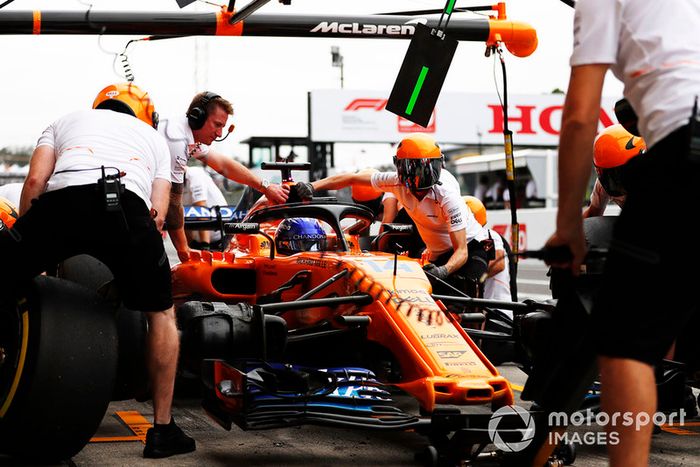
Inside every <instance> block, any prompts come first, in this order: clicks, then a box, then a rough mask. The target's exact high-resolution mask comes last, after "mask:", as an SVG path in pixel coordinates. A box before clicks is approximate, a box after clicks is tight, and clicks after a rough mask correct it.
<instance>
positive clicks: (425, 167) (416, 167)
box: [396, 158, 442, 191]
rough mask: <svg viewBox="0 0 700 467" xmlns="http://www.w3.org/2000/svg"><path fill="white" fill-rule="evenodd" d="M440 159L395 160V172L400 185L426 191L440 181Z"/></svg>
mask: <svg viewBox="0 0 700 467" xmlns="http://www.w3.org/2000/svg"><path fill="white" fill-rule="evenodd" d="M441 170H442V158H433V159H396V171H397V172H398V174H399V179H400V180H401V183H403V184H405V185H406V186H407V187H408V188H409V189H411V190H414V191H417V190H427V189H428V188H430V187H431V186H433V185H435V184H436V183H437V182H438V181H439V180H440V172H441Z"/></svg>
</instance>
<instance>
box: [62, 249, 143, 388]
mask: <svg viewBox="0 0 700 467" xmlns="http://www.w3.org/2000/svg"><path fill="white" fill-rule="evenodd" d="M58 277H60V278H62V279H67V280H69V281H72V282H76V283H78V284H82V285H84V286H85V287H87V288H88V289H90V290H94V291H96V292H98V293H99V294H100V295H101V296H102V297H103V298H104V299H105V300H107V301H109V302H111V303H113V305H114V310H115V311H114V313H115V319H116V323H117V332H118V336H119V345H118V349H119V363H118V367H117V378H116V381H115V383H114V393H113V394H112V400H113V401H121V400H127V399H137V400H140V401H144V400H147V399H148V398H149V394H148V372H147V370H146V332H147V330H148V326H147V322H146V317H145V316H144V314H143V313H141V312H140V311H134V310H129V309H127V308H126V307H124V305H122V304H121V300H120V299H119V292H118V290H117V289H116V287H115V286H114V285H113V283H112V281H113V280H114V276H112V272H111V271H110V270H109V268H108V267H107V266H106V265H105V264H104V263H102V262H101V261H99V260H98V259H95V258H94V257H92V256H89V255H77V256H73V257H72V258H68V259H67V260H65V261H64V262H62V263H61V264H60V265H59V267H58Z"/></svg>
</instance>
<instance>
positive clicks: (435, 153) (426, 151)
mask: <svg viewBox="0 0 700 467" xmlns="http://www.w3.org/2000/svg"><path fill="white" fill-rule="evenodd" d="M440 157H442V151H440V146H438V144H437V143H436V142H435V140H434V139H433V138H431V137H430V136H428V135H426V134H425V133H411V134H410V135H408V136H407V137H405V138H404V139H402V140H401V142H400V143H399V147H398V148H396V158H397V159H438V158H440Z"/></svg>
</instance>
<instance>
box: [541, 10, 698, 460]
mask: <svg viewBox="0 0 700 467" xmlns="http://www.w3.org/2000/svg"><path fill="white" fill-rule="evenodd" d="M697 24H700V3H698V2H694V1H688V0H686V1H672V0H656V1H653V2H649V1H645V0H614V1H610V0H581V1H578V2H576V10H575V14H574V48H573V53H572V56H571V62H570V63H571V76H570V80H569V87H568V91H567V93H566V101H565V103H564V109H563V113H562V129H561V136H560V145H559V211H558V214H557V229H556V232H555V233H554V235H553V236H552V237H551V238H550V239H549V240H548V242H547V245H548V246H559V245H566V246H568V247H569V249H570V250H571V251H572V253H573V259H572V260H571V261H559V262H557V263H556V264H553V265H554V266H558V267H566V268H570V270H571V271H572V274H577V273H578V271H579V269H580V265H581V263H582V262H583V259H584V255H585V252H586V244H585V240H584V235H583V228H582V223H583V222H582V216H581V200H582V199H583V195H584V191H585V188H586V185H587V183H588V179H589V174H590V170H591V159H592V157H591V149H592V148H593V140H594V137H595V133H596V129H597V126H598V118H599V114H600V98H601V93H602V89H603V83H604V80H605V74H606V73H607V71H608V69H611V70H612V72H613V74H614V75H615V76H616V77H617V78H618V79H620V80H621V81H622V82H623V84H624V91H623V94H624V96H625V98H627V100H628V101H629V103H630V104H631V106H632V108H633V109H634V110H635V112H636V114H637V115H638V116H639V130H640V135H641V136H642V137H643V138H644V140H645V141H646V144H647V147H648V148H649V149H648V151H647V152H646V153H645V154H644V157H635V158H634V159H632V160H631V161H630V162H629V165H630V167H629V177H627V178H628V180H629V181H630V183H627V184H626V185H627V186H626V188H627V198H626V200H625V205H624V207H623V208H622V212H621V214H620V217H619V218H618V220H617V222H616V224H615V230H614V232H613V239H612V243H611V248H610V250H609V253H608V257H607V261H606V269H605V272H604V277H603V280H602V288H601V290H600V292H599V294H598V297H597V300H596V303H595V305H594V307H593V311H592V319H593V327H594V330H595V340H596V341H595V343H596V348H597V352H598V355H599V368H600V374H601V384H602V393H601V396H602V399H601V402H602V409H603V410H604V411H605V412H607V413H608V415H610V416H611V418H612V417H614V416H619V415H621V414H624V415H625V416H631V417H632V418H633V419H640V418H643V417H644V416H645V415H646V416H653V414H654V411H655V410H656V385H655V384H654V370H653V367H654V365H655V364H657V363H659V361H660V360H661V358H662V357H663V355H664V354H665V353H666V351H667V350H668V349H669V347H670V346H671V343H672V342H673V340H674V338H675V337H676V336H677V334H678V333H679V330H681V329H682V328H683V326H684V325H685V324H686V323H687V322H688V321H689V319H690V318H691V317H692V316H693V314H695V313H697V304H696V301H697V298H696V295H695V290H696V284H695V282H697V281H696V278H697V275H696V274H681V275H678V274H674V272H675V271H684V270H687V265H688V264H698V263H699V261H700V252H699V251H698V250H697V249H695V248H690V249H685V250H684V254H682V255H679V254H678V253H677V248H676V246H675V245H672V244H670V243H669V242H666V241H663V239H660V238H659V231H658V229H654V228H650V225H649V215H650V213H656V212H663V213H664V216H665V218H667V219H671V220H672V221H680V220H681V219H686V218H688V216H689V215H692V213H693V212H695V211H696V210H697V206H698V204H700V192H699V191H698V190H697V181H698V180H700V163H699V162H698V159H700V157H699V156H700V148H699V147H698V146H699V145H698V142H700V137H699V136H700V135H699V134H698V128H697V121H696V119H695V114H696V113H697V112H696V111H695V110H694V103H695V99H696V96H698V95H700V36H699V35H698V34H697V33H696V27H695V26H696V25H697ZM691 143H692V144H691ZM660 193H662V194H663V195H662V196H659V194H660ZM669 199H671V200H673V201H672V202H671V203H669V202H668V200H669ZM660 310H663V319H662V320H660V319H659V311H660ZM606 429H608V430H609V431H616V432H617V433H618V434H619V441H620V442H619V443H614V444H608V445H607V448H608V453H609V456H610V465H612V466H613V467H615V466H642V465H644V466H645V465H648V463H649V448H650V443H651V433H652V423H651V422H649V423H646V424H643V426H641V427H640V426H639V425H637V426H635V424H633V425H625V424H620V423H617V424H616V425H613V424H608V425H607V426H606Z"/></svg>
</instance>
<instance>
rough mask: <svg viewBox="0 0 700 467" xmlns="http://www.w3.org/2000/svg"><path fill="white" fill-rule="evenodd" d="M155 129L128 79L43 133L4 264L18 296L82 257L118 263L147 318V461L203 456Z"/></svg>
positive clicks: (124, 294)
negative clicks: (179, 378)
mask: <svg viewBox="0 0 700 467" xmlns="http://www.w3.org/2000/svg"><path fill="white" fill-rule="evenodd" d="M154 126H157V113H156V112H155V109H154V106H153V104H152V102H151V100H150V98H149V97H148V94H147V93H145V92H144V91H142V90H141V89H139V88H138V87H137V86H136V85H135V84H133V83H124V84H116V85H110V86H107V87H106V88H104V89H103V90H102V91H101V92H100V93H99V94H98V95H97V97H96V99H95V101H94V103H93V109H91V110H80V111H77V112H73V113H70V114H68V115H66V116H64V117H62V118H59V119H58V120H56V121H55V122H54V123H52V124H51V125H49V127H48V128H46V130H44V133H43V134H42V135H41V137H40V138H39V141H38V143H37V146H36V148H35V150H34V153H33V154H32V158H31V161H30V166H29V173H28V175H27V178H26V180H25V182H24V187H23V190H22V196H21V200H20V212H21V213H22V215H21V217H20V218H19V219H18V220H17V222H15V224H14V227H13V229H12V231H9V232H11V233H12V236H10V235H7V233H8V232H5V233H2V234H0V251H2V252H3V261H4V262H5V263H6V264H12V267H4V268H0V283H1V284H3V286H5V287H8V289H7V290H9V291H16V290H18V289H21V288H22V287H23V286H24V285H25V284H26V281H27V280H29V279H31V278H33V277H35V276H36V275H38V274H40V273H42V272H43V271H46V270H47V269H49V268H52V267H55V265H57V264H58V263H60V262H61V261H63V260H65V259H67V258H69V257H71V256H75V255H78V254H89V255H91V256H94V257H95V258H97V259H98V260H100V261H102V262H103V263H104V264H105V265H107V266H108V267H109V269H110V270H111V272H112V274H113V275H114V279H115V282H116V284H117V286H118V288H119V291H120V295H121V299H122V302H123V303H124V305H125V306H126V307H127V308H129V309H133V310H139V311H142V312H145V315H146V318H147V320H148V332H147V337H146V347H147V349H149V350H148V352H147V354H146V366H147V368H148V369H149V378H150V383H151V384H150V386H151V390H152V398H153V409H154V415H153V418H154V427H153V428H151V429H149V430H148V432H147V434H146V445H145V448H144V451H143V455H144V457H168V456H171V455H174V454H183V453H186V452H191V451H194V450H195V441H194V440H193V439H192V438H190V437H189V436H187V435H185V434H184V433H183V432H182V430H180V428H179V427H178V426H177V425H175V421H174V419H173V418H172V415H171V405H172V397H173V388H174V384H175V373H176V369H177V358H178V356H177V355H178V350H179V338H178V332H177V326H176V323H175V311H174V309H173V300H172V283H171V277H170V265H169V264H168V256H167V255H166V253H165V249H164V246H163V240H162V238H161V234H160V229H162V227H163V222H164V219H165V212H166V210H167V207H168V198H169V193H170V157H169V154H168V148H167V146H166V144H165V141H164V140H163V138H162V137H161V136H160V135H159V134H158V132H157V131H156V130H155V128H154ZM107 177H112V179H111V180H114V181H115V182H116V183H115V185H116V186H114V188H113V189H106V188H104V187H105V185H107V183H105V182H107V181H109V180H110V179H108V178H107ZM120 184H123V185H124V189H123V190H122V189H120V188H119V185H120ZM115 201H118V202H115ZM57 351H60V349H57ZM85 351H86V352H89V351H90V349H85ZM47 390H51V388H47Z"/></svg>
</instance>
